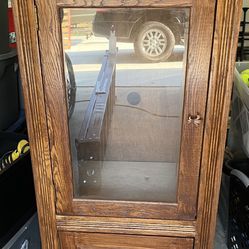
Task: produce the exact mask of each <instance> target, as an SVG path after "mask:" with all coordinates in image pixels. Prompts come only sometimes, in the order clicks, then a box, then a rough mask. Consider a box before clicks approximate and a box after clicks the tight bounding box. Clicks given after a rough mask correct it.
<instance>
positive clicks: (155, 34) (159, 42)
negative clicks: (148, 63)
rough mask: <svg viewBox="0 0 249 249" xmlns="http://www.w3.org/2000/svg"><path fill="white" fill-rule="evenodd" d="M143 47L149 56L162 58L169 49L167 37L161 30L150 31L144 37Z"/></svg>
mask: <svg viewBox="0 0 249 249" xmlns="http://www.w3.org/2000/svg"><path fill="white" fill-rule="evenodd" d="M142 46H143V51H144V53H145V54H146V55H147V56H149V57H158V56H161V55H162V54H163V53H164V52H165V50H166V47H167V37H166V35H165V34H164V32H163V31H162V30H160V29H150V30H148V31H147V32H145V34H144V35H143V37H142Z"/></svg>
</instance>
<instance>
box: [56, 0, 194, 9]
mask: <svg viewBox="0 0 249 249" xmlns="http://www.w3.org/2000/svg"><path fill="white" fill-rule="evenodd" d="M193 1H195V0H167V1H158V0H150V1H148V0H131V1H117V0H57V1H56V2H57V6H59V7H72V6H73V7H75V8H80V7H83V8H99V7H103V6H104V7H120V8H122V7H134V6H137V7H152V8H153V7H157V8H160V7H161V8H162V7H164V8H165V7H191V6H192V4H193Z"/></svg>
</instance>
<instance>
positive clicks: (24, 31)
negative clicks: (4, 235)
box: [13, 0, 58, 249]
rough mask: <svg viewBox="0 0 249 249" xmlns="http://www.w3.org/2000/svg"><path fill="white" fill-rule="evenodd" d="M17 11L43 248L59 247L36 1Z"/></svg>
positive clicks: (19, 1) (20, 2)
mask: <svg viewBox="0 0 249 249" xmlns="http://www.w3.org/2000/svg"><path fill="white" fill-rule="evenodd" d="M13 10H14V17H15V26H16V34H17V46H18V56H19V65H20V72H21V78H22V87H23V93H24V100H25V110H26V119H27V126H28V132H29V142H30V146H31V157H32V167H33V174H34V183H35V190H36V200H37V209H38V215H39V223H40V233H41V239H42V245H43V248H51V249H57V248H58V240H57V229H56V221H55V194H54V186H53V180H52V174H51V164H50V163H51V161H50V151H49V141H48V130H47V122H46V111H45V103H44V92H43V86H42V77H41V70H40V58H39V49H38V40H37V26H36V14H35V6H34V3H33V1H32V0H16V1H13Z"/></svg>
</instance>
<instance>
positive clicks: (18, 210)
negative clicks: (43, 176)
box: [0, 132, 36, 248]
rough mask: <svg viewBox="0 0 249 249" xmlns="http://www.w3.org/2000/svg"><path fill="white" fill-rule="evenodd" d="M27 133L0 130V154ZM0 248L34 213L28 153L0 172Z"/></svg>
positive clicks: (13, 146)
mask: <svg viewBox="0 0 249 249" xmlns="http://www.w3.org/2000/svg"><path fill="white" fill-rule="evenodd" d="M21 139H26V136H24V135H20V134H15V133H6V132H0V157H1V156H2V155H3V154H5V153H6V152H7V151H10V150H14V149H16V147H17V144H18V142H19V141H20V140H21ZM0 203H1V205H0V248H2V247H3V246H4V245H5V244H6V243H7V242H8V241H9V240H10V239H11V237H12V236H13V235H14V234H15V233H16V232H17V231H18V230H19V229H20V228H21V227H22V226H23V225H24V224H25V223H26V222H27V220H28V219H30V217H31V216H32V215H34V213H35V212H36V202H35V192H34V184H33V175H32V166H31V160H30V155H29V153H28V154H27V155H26V156H24V157H23V158H21V159H20V160H17V161H15V162H14V163H13V164H12V165H11V166H10V167H8V168H7V169H6V170H4V171H1V172H0Z"/></svg>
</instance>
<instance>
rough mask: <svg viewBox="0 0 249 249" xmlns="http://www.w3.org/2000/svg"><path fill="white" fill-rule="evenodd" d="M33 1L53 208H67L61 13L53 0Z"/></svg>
mask: <svg viewBox="0 0 249 249" xmlns="http://www.w3.org/2000/svg"><path fill="white" fill-rule="evenodd" d="M36 5H37V15H38V20H39V46H40V52H41V57H40V58H41V67H42V73H43V85H44V94H45V106H46V110H47V122H48V131H49V142H50V154H51V159H52V174H53V179H54V183H55V190H56V209H57V212H70V211H71V208H72V207H71V200H72V198H73V181H72V169H71V153H70V147H69V131H68V112H67V104H66V103H67V100H66V98H67V96H66V89H65V88H66V84H65V74H64V61H63V58H64V53H63V49H62V37H61V20H60V16H59V14H60V13H59V10H58V9H57V6H56V2H55V0H52V1H42V0H36ZM66 165H67V166H66ZM65 176H66V177H65Z"/></svg>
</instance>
